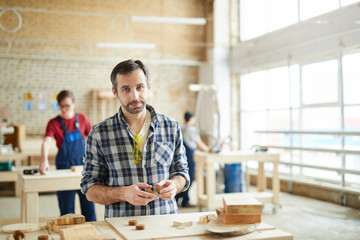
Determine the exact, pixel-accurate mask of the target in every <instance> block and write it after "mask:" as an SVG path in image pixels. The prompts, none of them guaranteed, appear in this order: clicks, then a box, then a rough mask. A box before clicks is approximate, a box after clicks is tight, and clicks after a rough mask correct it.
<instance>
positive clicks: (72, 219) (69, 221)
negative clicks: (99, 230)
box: [55, 213, 85, 225]
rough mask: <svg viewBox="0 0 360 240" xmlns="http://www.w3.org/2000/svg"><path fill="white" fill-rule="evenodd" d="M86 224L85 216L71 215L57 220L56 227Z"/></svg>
mask: <svg viewBox="0 0 360 240" xmlns="http://www.w3.org/2000/svg"><path fill="white" fill-rule="evenodd" d="M82 223H85V216H84V215H81V214H74V213H69V214H65V215H63V216H61V217H59V218H57V219H56V220H55V224H56V225H73V224H82Z"/></svg>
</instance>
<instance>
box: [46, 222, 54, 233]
mask: <svg viewBox="0 0 360 240" xmlns="http://www.w3.org/2000/svg"><path fill="white" fill-rule="evenodd" d="M54 225H55V220H48V221H47V222H46V226H47V228H48V229H49V231H54Z"/></svg>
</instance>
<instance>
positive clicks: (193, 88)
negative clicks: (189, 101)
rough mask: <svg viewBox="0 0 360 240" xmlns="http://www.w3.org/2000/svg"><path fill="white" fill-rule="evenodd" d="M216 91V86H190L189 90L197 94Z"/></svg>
mask: <svg viewBox="0 0 360 240" xmlns="http://www.w3.org/2000/svg"><path fill="white" fill-rule="evenodd" d="M217 89H218V87H217V85H216V84H190V85H189V90H190V91H192V92H199V91H205V92H208V91H216V90H217Z"/></svg>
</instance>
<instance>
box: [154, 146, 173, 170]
mask: <svg viewBox="0 0 360 240" xmlns="http://www.w3.org/2000/svg"><path fill="white" fill-rule="evenodd" d="M173 156H174V145H173V144H172V143H164V142H161V143H157V142H155V163H156V164H157V165H162V166H164V167H167V166H169V165H170V164H171V161H172V159H173Z"/></svg>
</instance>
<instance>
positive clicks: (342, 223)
mask: <svg viewBox="0 0 360 240" xmlns="http://www.w3.org/2000/svg"><path fill="white" fill-rule="evenodd" d="M191 196H194V191H192V193H191ZM280 202H281V208H280V209H279V210H278V212H277V213H276V214H273V213H272V205H271V204H269V205H265V206H264V209H263V214H262V221H263V222H265V223H268V224H271V225H274V226H276V227H277V228H279V229H281V230H283V231H286V232H289V233H292V234H293V235H294V239H307V240H323V239H327V240H332V239H334V240H335V239H354V240H355V239H360V238H359V236H360V212H359V210H357V209H352V208H347V207H343V206H339V205H336V204H332V203H328V202H322V201H318V200H314V199H310V198H304V197H299V196H295V195H292V194H287V193H281V194H280ZM191 203H193V204H196V200H195V198H194V197H193V198H192V199H191ZM40 206H41V210H40V217H41V220H42V221H46V219H48V218H51V217H52V218H53V217H56V216H58V215H59V210H58V206H57V199H56V195H55V194H52V193H51V194H41V195H40ZM198 210H199V209H198V208H197V207H195V208H181V209H180V212H196V211H198ZM96 212H97V217H98V220H103V219H104V218H103V214H104V207H103V206H101V205H96ZM19 218H20V199H19V198H16V197H0V225H5V224H9V223H15V222H19Z"/></svg>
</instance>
